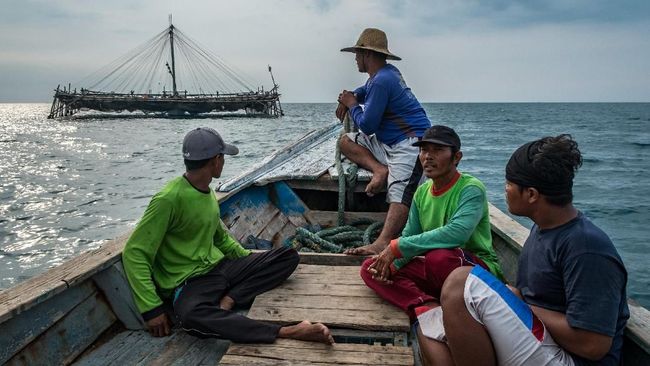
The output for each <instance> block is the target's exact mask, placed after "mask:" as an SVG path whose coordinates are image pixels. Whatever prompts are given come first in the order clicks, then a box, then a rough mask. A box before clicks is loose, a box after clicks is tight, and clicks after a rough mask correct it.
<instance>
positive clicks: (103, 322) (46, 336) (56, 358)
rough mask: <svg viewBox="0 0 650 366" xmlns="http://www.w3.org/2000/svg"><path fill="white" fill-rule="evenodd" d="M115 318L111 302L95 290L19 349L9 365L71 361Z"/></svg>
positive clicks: (65, 362) (49, 363) (51, 363)
mask: <svg viewBox="0 0 650 366" xmlns="http://www.w3.org/2000/svg"><path fill="white" fill-rule="evenodd" d="M115 321H116V317H115V315H114V314H113V312H112V311H111V309H110V308H109V306H108V304H107V303H106V302H105V301H104V300H103V299H102V298H101V295H100V294H99V293H96V294H95V295H92V296H90V297H88V298H87V299H86V300H85V301H83V302H82V303H81V304H79V305H78V306H77V307H75V308H74V309H73V310H72V311H71V312H70V313H68V314H67V315H66V316H65V317H63V318H62V319H61V320H60V321H58V322H57V323H56V324H55V325H53V326H52V327H50V328H49V329H48V330H47V331H46V332H45V333H43V334H41V335H40V336H39V337H38V338H37V339H36V340H34V341H33V342H32V343H30V344H29V345H28V346H27V347H25V348H23V349H22V350H21V351H20V352H18V353H17V354H16V355H15V356H14V357H12V358H11V359H10V360H9V362H7V365H26V364H27V365H45V364H48V365H61V364H68V363H70V362H72V360H74V359H75V358H76V357H77V356H78V355H79V354H81V353H82V352H83V351H84V350H85V349H86V347H88V346H89V345H91V344H92V343H93V342H94V340H95V339H97V337H98V336H99V335H100V334H101V333H102V332H103V331H105V330H106V329H108V327H110V326H111V324H113V323H114V322H115Z"/></svg>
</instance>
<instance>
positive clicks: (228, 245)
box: [213, 220, 251, 259]
mask: <svg viewBox="0 0 650 366" xmlns="http://www.w3.org/2000/svg"><path fill="white" fill-rule="evenodd" d="M213 243H214V245H215V246H216V247H217V248H219V250H220V251H221V252H222V253H223V254H224V255H225V256H226V258H228V259H235V258H241V257H246V256H247V255H249V254H251V251H250V250H248V249H244V247H242V246H241V244H239V243H238V242H237V240H235V239H234V238H233V237H232V236H230V234H228V231H227V230H226V229H225V227H224V225H223V222H222V221H221V220H219V224H218V225H217V231H216V232H215V233H214V240H213Z"/></svg>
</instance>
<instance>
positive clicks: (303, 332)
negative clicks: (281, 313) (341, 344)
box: [278, 320, 334, 344]
mask: <svg viewBox="0 0 650 366" xmlns="http://www.w3.org/2000/svg"><path fill="white" fill-rule="evenodd" d="M278 337H279V338H289V339H298V340H301V341H312V342H321V343H325V344H333V343H334V338H333V337H332V333H331V332H330V330H329V329H328V328H327V327H326V326H325V325H323V324H321V323H315V324H312V323H310V322H309V321H307V320H303V321H302V322H300V323H298V324H296V325H289V326H285V327H282V328H280V332H279V333H278Z"/></svg>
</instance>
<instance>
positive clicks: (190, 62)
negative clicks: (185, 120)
mask: <svg viewBox="0 0 650 366" xmlns="http://www.w3.org/2000/svg"><path fill="white" fill-rule="evenodd" d="M167 57H169V58H168V59H167ZM179 61H182V62H179ZM268 71H269V73H270V74H271V81H272V82H273V87H272V88H271V89H270V90H264V87H263V86H262V87H257V89H254V88H253V87H252V86H251V85H252V83H251V82H250V81H249V79H247V78H245V77H243V76H242V75H241V72H238V71H236V70H235V68H234V67H232V66H229V65H228V64H226V63H225V62H224V61H223V60H222V59H220V58H219V57H217V56H216V55H214V54H212V53H210V52H209V51H207V50H205V49H204V48H202V47H200V46H199V45H198V44H197V43H196V42H195V41H193V40H192V39H191V38H189V37H188V36H186V35H185V34H184V33H183V32H181V31H180V30H179V29H178V28H176V27H175V26H174V25H173V24H172V22H171V16H170V25H169V27H167V28H166V29H165V30H163V31H162V32H160V33H158V34H157V35H156V36H154V37H153V38H152V39H150V40H149V41H147V42H145V43H144V44H143V45H141V46H139V47H137V48H135V49H134V50H132V51H131V52H129V53H127V54H126V55H124V56H122V57H120V58H119V59H117V60H115V61H113V62H112V63H111V64H109V65H107V66H105V67H104V68H102V69H101V70H98V71H97V72H95V73H93V74H91V75H89V76H88V77H87V78H85V79H84V80H82V81H81V82H80V83H79V84H81V85H83V87H81V88H80V89H79V90H77V88H74V89H73V88H72V85H71V84H68V85H67V87H66V86H63V88H61V85H59V86H57V88H56V90H55V91H54V100H53V101H52V107H51V109H50V114H49V116H48V118H61V117H68V116H72V115H75V114H76V113H77V112H79V111H82V110H93V111H100V112H108V113H115V112H117V113H120V112H123V111H129V112H135V111H140V112H142V113H145V114H156V115H157V116H161V117H184V116H190V117H192V116H197V115H199V114H206V113H210V114H215V115H223V114H227V115H232V114H233V113H234V112H243V113H244V114H245V115H248V116H266V117H279V116H282V115H283V112H282V105H281V104H280V92H279V86H278V85H277V84H276V83H275V79H274V78H273V73H272V69H271V66H268ZM169 87H171V88H169ZM160 89H162V90H160ZM153 90H157V91H153ZM240 114H241V113H240Z"/></svg>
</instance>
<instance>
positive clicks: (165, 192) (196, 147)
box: [122, 128, 333, 343]
mask: <svg viewBox="0 0 650 366" xmlns="http://www.w3.org/2000/svg"><path fill="white" fill-rule="evenodd" d="M238 152H239V150H238V149H237V147H235V146H233V145H230V144H227V143H225V142H224V141H223V139H222V138H221V136H220V135H219V133H217V131H215V130H214V129H212V128H197V129H195V130H193V131H190V132H189V133H188V134H187V135H186V136H185V139H184V140H183V158H184V161H185V167H186V172H185V174H183V175H182V176H180V177H177V178H175V179H173V180H172V181H170V182H169V183H167V185H166V186H165V187H164V188H163V189H162V190H161V191H160V192H158V193H157V194H156V195H155V196H154V197H153V198H152V200H151V202H150V203H149V206H148V207H147V210H146V211H145V213H144V215H143V216H142V219H141V220H140V222H139V223H138V225H137V227H136V228H135V230H134V232H133V234H131V237H130V238H129V240H128V242H127V243H126V246H125V248H124V252H123V254H122V260H123V263H124V269H125V271H126V275H127V279H128V281H129V284H130V285H131V289H132V292H133V298H134V300H135V304H136V306H137V307H138V309H139V310H140V312H141V313H142V317H143V318H144V320H145V321H146V323H147V327H148V329H149V331H150V332H151V334H152V335H154V336H157V337H159V336H166V335H169V334H170V328H171V326H170V321H169V318H168V317H167V314H166V312H165V308H164V306H163V304H164V300H163V299H170V300H171V303H172V306H173V312H174V317H175V318H176V320H177V322H178V323H179V324H180V327H181V328H182V329H183V330H185V331H187V332H189V333H190V334H194V335H197V336H202V337H206V336H207V337H217V338H224V339H229V340H231V341H233V342H243V343H249V342H255V343H258V342H259V343H272V342H274V341H275V339H276V338H278V337H281V338H293V339H301V340H310V341H318V342H323V343H332V342H333V339H332V336H331V334H330V331H329V329H328V328H327V327H326V326H324V325H323V324H319V323H316V324H312V323H310V322H308V321H303V322H302V323H299V324H297V325H292V326H284V327H281V326H279V325H276V324H267V323H263V322H260V321H256V320H252V319H249V318H247V317H245V316H243V315H241V314H239V313H237V312H234V311H232V308H233V306H235V305H238V304H239V305H245V304H249V303H250V302H251V301H252V300H253V299H254V298H255V296H257V295H259V294H261V293H263V292H265V291H268V290H270V289H272V288H274V287H276V286H278V285H279V284H281V283H282V282H283V281H284V280H285V279H286V278H287V277H289V275H291V273H292V272H293V271H294V269H295V268H296V266H297V265H298V262H299V256H298V253H297V252H296V251H295V250H293V249H291V248H287V247H283V248H277V249H273V250H269V251H267V252H263V253H253V254H251V252H250V251H249V250H246V249H244V248H243V247H242V246H241V245H240V244H239V243H238V242H237V241H236V240H235V239H233V238H232V237H231V236H230V235H229V234H228V232H227V231H226V230H225V228H224V227H223V225H222V224H221V221H220V216H219V203H218V202H217V199H216V196H215V195H214V194H213V192H212V191H211V189H210V186H209V185H210V182H211V181H212V179H213V178H218V177H220V176H221V172H222V170H223V166H224V155H235V154H237V153H238Z"/></svg>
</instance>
